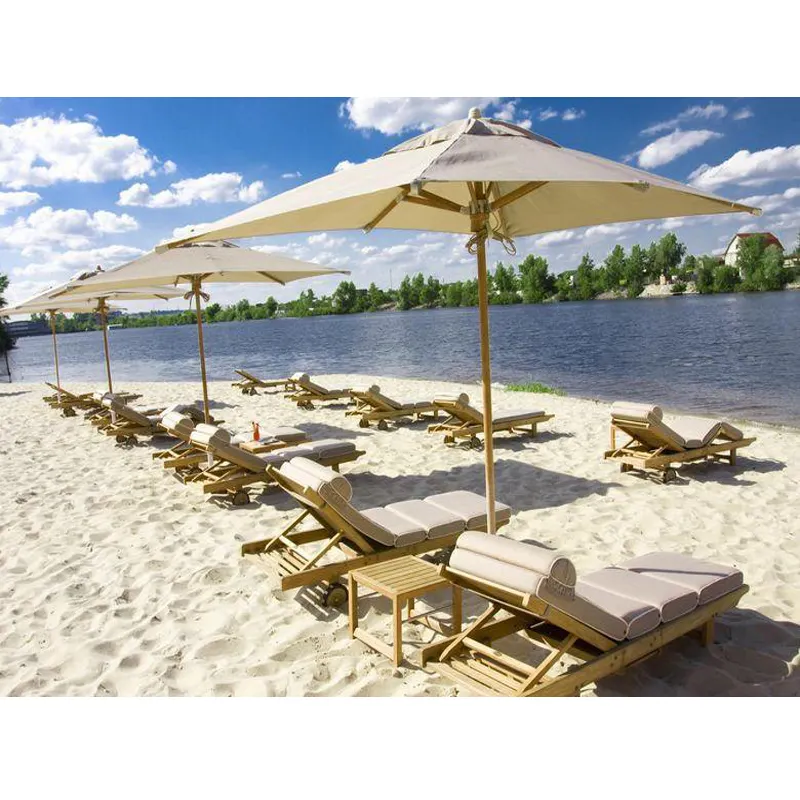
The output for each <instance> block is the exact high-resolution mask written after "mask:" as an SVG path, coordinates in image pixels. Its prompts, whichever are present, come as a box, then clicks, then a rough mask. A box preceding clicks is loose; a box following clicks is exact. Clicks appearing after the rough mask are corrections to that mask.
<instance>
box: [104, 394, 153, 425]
mask: <svg viewBox="0 0 800 800" xmlns="http://www.w3.org/2000/svg"><path fill="white" fill-rule="evenodd" d="M111 409H112V411H114V413H116V414H118V415H119V416H121V417H123V418H124V419H126V420H128V422H135V423H136V424H137V425H141V426H142V427H145V428H146V427H152V426H153V425H154V424H155V420H154V419H150V418H149V417H146V416H145V415H144V414H142V413H140V412H139V411H137V410H136V409H135V408H131V407H130V406H126V405H125V404H124V403H120V402H119V401H118V400H116V401H114V405H112V406H111Z"/></svg>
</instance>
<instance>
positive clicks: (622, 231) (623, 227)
mask: <svg viewBox="0 0 800 800" xmlns="http://www.w3.org/2000/svg"><path fill="white" fill-rule="evenodd" d="M639 224H640V223H638V222H613V223H611V224H609V225H592V226H591V227H589V228H586V230H585V231H584V232H583V238H584V239H592V238H597V237H606V236H614V237H617V238H619V239H624V238H625V237H626V236H627V235H628V233H629V232H630V231H631V230H633V229H634V228H638V227H639Z"/></svg>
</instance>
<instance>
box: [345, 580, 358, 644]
mask: <svg viewBox="0 0 800 800" xmlns="http://www.w3.org/2000/svg"><path fill="white" fill-rule="evenodd" d="M347 603H348V606H349V608H348V611H349V615H348V616H349V617H350V638H351V639H355V638H356V628H357V627H358V584H357V583H356V582H355V579H354V578H353V573H352V572H351V573H350V574H348V576H347Z"/></svg>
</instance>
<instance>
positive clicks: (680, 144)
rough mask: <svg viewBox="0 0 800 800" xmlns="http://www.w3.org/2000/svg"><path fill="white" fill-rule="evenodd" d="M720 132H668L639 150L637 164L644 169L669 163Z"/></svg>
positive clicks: (718, 136) (717, 136) (700, 145)
mask: <svg viewBox="0 0 800 800" xmlns="http://www.w3.org/2000/svg"><path fill="white" fill-rule="evenodd" d="M721 136H722V134H721V133H715V132H714V131H706V130H702V131H681V130H677V131H674V132H673V133H668V134H667V135H666V136H662V137H661V138H660V139H656V140H655V141H654V142H650V144H649V145H647V147H645V148H644V149H643V150H641V151H640V152H639V166H640V167H645V168H646V169H652V168H653V167H660V166H661V165H662V164H669V162H670V161H674V160H675V159H676V158H678V157H680V156H682V155H685V154H686V153H688V152H689V151H690V150H695V149H696V148H698V147H702V146H703V145H704V144H705V143H706V142H708V141H711V140H712V139H719V138H720V137H721Z"/></svg>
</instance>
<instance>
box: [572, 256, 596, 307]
mask: <svg viewBox="0 0 800 800" xmlns="http://www.w3.org/2000/svg"><path fill="white" fill-rule="evenodd" d="M595 294H596V292H595V285H594V261H592V258H591V256H590V255H589V254H588V253H585V254H584V256H583V258H582V259H581V263H580V264H578V269H577V270H576V271H575V299H576V300H591V299H592V298H593V297H594V296H595Z"/></svg>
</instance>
